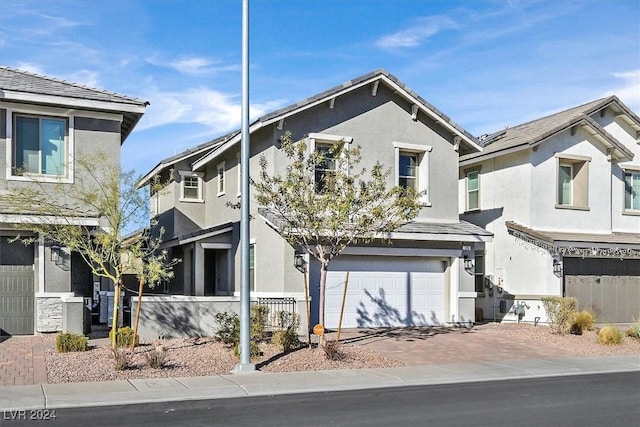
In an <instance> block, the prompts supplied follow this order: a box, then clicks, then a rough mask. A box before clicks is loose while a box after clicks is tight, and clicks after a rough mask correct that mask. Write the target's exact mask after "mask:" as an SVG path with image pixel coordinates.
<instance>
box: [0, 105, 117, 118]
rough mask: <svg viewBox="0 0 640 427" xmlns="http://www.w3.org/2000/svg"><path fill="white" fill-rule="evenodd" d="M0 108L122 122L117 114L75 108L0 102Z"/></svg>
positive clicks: (37, 113) (34, 113)
mask: <svg viewBox="0 0 640 427" xmlns="http://www.w3.org/2000/svg"><path fill="white" fill-rule="evenodd" d="M0 108H5V109H7V110H11V111H12V112H18V113H25V114H33V115H40V114H41V115H50V116H63V117H71V116H78V117H87V118H90V119H102V120H112V121H115V122H122V120H123V115H122V114H118V113H107V112H104V111H88V110H79V109H75V108H62V107H51V106H47V105H32V104H20V103H15V102H2V101H1V100H0Z"/></svg>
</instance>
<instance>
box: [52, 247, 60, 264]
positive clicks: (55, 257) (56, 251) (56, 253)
mask: <svg viewBox="0 0 640 427" xmlns="http://www.w3.org/2000/svg"><path fill="white" fill-rule="evenodd" d="M60 249H61V248H60V245H51V262H53V263H54V264H56V265H57V264H59V263H60Z"/></svg>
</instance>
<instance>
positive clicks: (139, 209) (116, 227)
mask: <svg viewBox="0 0 640 427" xmlns="http://www.w3.org/2000/svg"><path fill="white" fill-rule="evenodd" d="M136 182H137V179H136V177H135V174H134V172H133V171H130V172H124V173H120V169H119V167H114V165H113V163H112V162H110V161H109V158H108V157H107V155H106V154H104V153H98V154H96V155H95V156H85V157H82V158H78V159H76V161H75V170H74V182H73V183H72V184H71V183H66V182H62V180H59V181H58V182H55V183H51V182H43V181H39V180H37V179H35V180H34V181H33V182H29V183H23V182H17V183H11V182H9V183H8V184H7V185H8V188H7V189H6V191H3V192H2V194H0V200H1V201H2V202H3V203H5V204H7V205H9V206H11V207H12V208H13V209H14V210H15V211H16V212H20V213H23V214H25V217H27V218H29V220H27V221H23V222H22V223H20V224H16V227H17V228H19V229H21V230H26V231H29V232H32V233H34V234H33V235H29V236H18V238H17V239H18V240H21V241H22V242H24V243H27V244H28V243H32V242H34V241H36V240H38V239H44V241H46V242H52V243H56V244H59V245H60V246H62V247H64V248H65V250H66V251H68V252H69V253H71V252H77V253H78V254H80V256H81V257H82V259H83V260H84V262H85V263H86V264H87V265H88V266H89V267H90V268H91V271H92V273H93V274H94V275H96V276H98V277H102V278H106V279H108V280H110V281H111V282H112V283H113V285H114V289H115V297H114V298H115V303H114V311H113V321H112V331H114V332H115V330H116V328H117V319H118V309H119V307H118V306H119V302H120V294H121V290H122V286H123V284H122V279H123V275H124V274H125V273H126V272H130V271H134V272H135V273H136V274H137V276H138V279H139V280H140V281H143V282H144V283H146V284H147V285H148V286H150V287H152V288H153V287H154V286H156V285H157V284H158V283H159V282H161V281H162V280H166V279H170V278H171V277H173V265H175V263H176V262H178V261H179V260H176V259H173V260H169V259H168V256H167V255H168V254H167V252H166V251H164V250H160V243H161V241H162V240H161V239H162V234H163V230H162V229H160V230H158V231H157V233H155V234H154V235H152V233H151V232H150V231H149V229H146V230H144V231H142V232H139V233H138V234H137V235H136V238H130V237H125V236H124V233H126V232H127V231H130V230H132V228H133V227H135V226H140V224H145V223H148V202H147V198H146V195H145V194H144V193H143V192H142V190H139V189H137V188H136V185H135V184H136ZM152 185H154V186H156V188H161V187H162V183H160V182H159V181H158V180H155V181H154V183H153V184H152ZM96 218H97V219H98V225H97V226H96V225H95V219H96ZM155 225H156V224H154V223H151V226H150V227H151V228H153V227H155ZM115 338H116V334H115V333H112V345H113V346H115Z"/></svg>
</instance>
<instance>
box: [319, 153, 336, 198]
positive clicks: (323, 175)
mask: <svg viewBox="0 0 640 427" xmlns="http://www.w3.org/2000/svg"><path fill="white" fill-rule="evenodd" d="M333 148H334V147H333V146H332V145H328V144H317V145H316V151H317V152H318V153H319V154H320V155H321V156H322V159H321V160H320V161H319V162H318V163H317V164H316V166H315V183H316V192H318V193H321V192H323V191H324V189H325V183H326V180H327V177H328V176H329V174H331V173H332V172H334V171H335V169H336V161H335V158H334V155H335V152H334V150H333Z"/></svg>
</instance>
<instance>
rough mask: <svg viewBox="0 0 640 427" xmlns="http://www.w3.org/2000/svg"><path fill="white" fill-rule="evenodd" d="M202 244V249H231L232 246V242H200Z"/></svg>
mask: <svg viewBox="0 0 640 427" xmlns="http://www.w3.org/2000/svg"><path fill="white" fill-rule="evenodd" d="M200 246H202V249H231V247H232V245H231V243H208V242H203V243H200Z"/></svg>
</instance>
